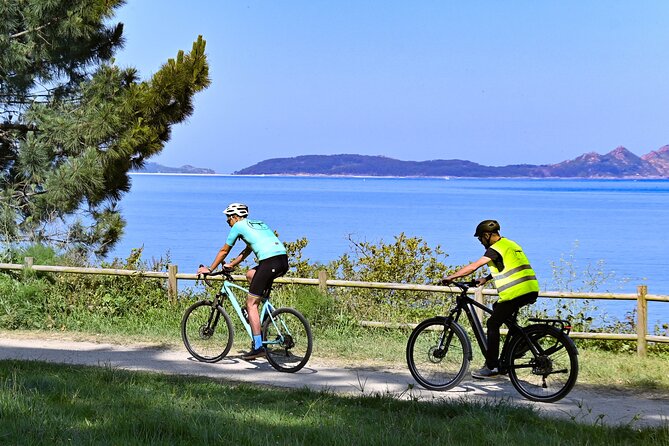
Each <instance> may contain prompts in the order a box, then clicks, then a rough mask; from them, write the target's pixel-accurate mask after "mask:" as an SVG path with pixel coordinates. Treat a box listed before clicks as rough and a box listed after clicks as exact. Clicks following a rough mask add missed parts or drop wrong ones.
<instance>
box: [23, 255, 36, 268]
mask: <svg viewBox="0 0 669 446" xmlns="http://www.w3.org/2000/svg"><path fill="white" fill-rule="evenodd" d="M33 261H34V259H33V258H32V257H24V258H23V269H24V270H28V269H32V268H33Z"/></svg>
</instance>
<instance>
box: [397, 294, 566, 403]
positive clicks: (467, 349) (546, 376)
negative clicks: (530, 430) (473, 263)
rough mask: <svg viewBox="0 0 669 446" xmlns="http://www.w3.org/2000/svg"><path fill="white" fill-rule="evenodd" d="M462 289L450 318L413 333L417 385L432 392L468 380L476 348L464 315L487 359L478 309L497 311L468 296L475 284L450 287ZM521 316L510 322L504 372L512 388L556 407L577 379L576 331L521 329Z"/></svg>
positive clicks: (541, 323)
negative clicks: (463, 322) (571, 333)
mask: <svg viewBox="0 0 669 446" xmlns="http://www.w3.org/2000/svg"><path fill="white" fill-rule="evenodd" d="M451 283H452V285H455V286H456V287H458V288H460V293H459V294H458V295H457V297H456V299H455V306H454V307H453V308H452V309H451V310H450V312H449V314H448V316H436V317H433V318H430V319H426V320H424V321H423V322H421V323H420V324H418V326H417V327H416V328H415V329H414V330H413V332H412V333H411V336H409V341H408V343H407V349H406V357H407V363H408V365H409V370H410V371H411V375H412V376H413V377H414V379H415V380H416V381H417V382H418V383H419V384H420V385H421V386H423V387H425V388H426V389H430V390H448V389H451V388H453V387H455V386H457V385H458V384H459V383H460V381H462V379H463V378H464V377H465V375H466V374H467V370H468V369H469V363H470V362H471V360H472V344H471V341H470V339H469V337H468V336H467V333H466V332H465V330H464V329H463V328H462V326H461V325H460V324H459V323H458V320H459V318H460V315H461V314H462V313H463V312H464V313H465V314H466V315H467V319H468V320H469V323H470V325H471V327H472V329H473V333H474V336H475V337H476V340H477V341H478V345H479V348H480V349H481V352H482V353H483V355H484V356H485V353H486V350H487V339H486V335H485V332H484V330H483V326H482V324H481V320H480V318H479V317H478V315H477V313H476V311H475V308H480V309H482V310H483V311H485V312H487V313H492V310H491V309H490V308H488V307H487V306H485V305H483V304H481V303H479V302H476V301H475V300H474V299H472V298H471V297H469V296H468V295H467V290H468V289H469V288H470V287H475V286H476V282H475V281H471V282H451ZM517 317H518V314H517V312H516V313H515V314H513V315H512V316H511V317H510V318H509V319H508V320H507V321H506V322H505V324H506V326H507V327H508V328H509V331H508V333H507V335H506V338H505V340H504V344H503V346H502V350H501V354H500V361H499V371H500V373H501V374H505V375H506V374H508V376H509V378H510V380H511V384H513V387H515V388H516V390H517V391H518V392H519V393H520V394H521V395H523V396H524V397H525V398H527V399H529V400H532V401H540V402H547V403H550V402H554V401H558V400H560V399H561V398H564V397H565V396H566V395H567V394H568V393H569V392H570V391H571V389H572V388H573V387H574V384H575V383H576V378H577V376H578V350H577V349H576V346H575V345H574V341H572V339H571V338H570V337H569V331H570V330H571V326H570V325H569V322H568V321H564V320H560V319H541V318H530V319H529V322H530V323H531V324H530V325H528V326H525V327H521V326H520V325H519V324H518V321H517Z"/></svg>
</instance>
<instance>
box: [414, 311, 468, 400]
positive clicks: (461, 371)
mask: <svg viewBox="0 0 669 446" xmlns="http://www.w3.org/2000/svg"><path fill="white" fill-rule="evenodd" d="M444 343H446V345H443V344H444ZM440 345H441V347H440ZM444 347H445V348H444ZM406 359H407V364H408V366H409V371H410V372H411V376H413V378H414V379H415V380H416V381H417V382H418V383H419V384H420V385H421V386H423V387H425V388H426V389H429V390H448V389H452V388H453V387H455V386H457V385H458V384H459V383H460V381H462V379H463V378H464V377H465V375H466V373H467V370H468V368H469V362H470V361H471V359H472V347H471V342H470V340H469V338H468V337H467V334H466V333H465V331H464V329H463V328H462V327H461V326H460V325H459V324H458V323H457V322H454V321H451V323H450V324H447V319H446V318H444V317H434V318H431V319H426V320H424V321H423V322H421V323H420V324H418V326H417V327H416V328H414V330H413V331H412V332H411V335H410V336H409V340H408V341H407V348H406Z"/></svg>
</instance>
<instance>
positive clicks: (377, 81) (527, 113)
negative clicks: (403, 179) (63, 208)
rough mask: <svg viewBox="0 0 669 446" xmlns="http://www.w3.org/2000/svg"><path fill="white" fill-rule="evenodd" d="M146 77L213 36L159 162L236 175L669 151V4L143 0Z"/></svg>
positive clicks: (135, 13)
mask: <svg viewBox="0 0 669 446" xmlns="http://www.w3.org/2000/svg"><path fill="white" fill-rule="evenodd" d="M116 20H117V21H121V22H123V23H124V24H125V31H124V35H125V37H126V46H125V48H124V49H123V50H122V51H121V52H119V53H118V54H117V57H116V62H117V63H118V64H119V65H121V66H134V67H137V68H138V69H139V70H140V74H141V75H142V77H143V78H148V77H149V76H150V75H151V74H153V73H154V72H155V71H157V70H158V69H159V68H160V66H161V65H162V64H163V63H164V62H165V61H166V60H167V59H168V58H170V57H175V56H176V53H177V51H178V50H179V49H184V50H189V49H190V48H191V45H192V42H193V41H194V40H195V39H196V38H197V36H198V35H200V34H201V35H202V36H203V37H204V39H205V40H206V41H207V55H208V58H209V62H210V76H211V79H212V85H211V87H209V88H208V89H207V90H205V91H204V92H202V93H200V94H199V95H198V97H197V99H196V102H195V107H196V110H195V113H194V114H193V115H192V116H191V117H190V118H189V120H188V121H187V122H186V123H183V124H181V125H179V126H177V127H175V128H174V129H173V134H172V139H171V140H170V142H169V143H168V144H167V145H166V147H165V149H164V150H163V152H162V153H161V154H160V155H159V156H157V157H155V158H153V159H151V161H156V162H159V163H161V164H165V165H169V166H181V165H183V164H192V165H195V166H199V167H209V168H212V169H214V170H216V171H217V172H219V173H230V172H233V171H235V170H239V169H241V168H244V167H247V166H250V165H252V164H255V163H256V162H259V161H262V160H264V159H268V158H276V157H290V156H298V155H311V154H323V155H330V154H338V153H357V154H365V155H385V156H388V157H392V158H397V159H402V160H415V161H423V160H430V159H467V160H471V161H474V162H477V163H480V164H485V165H497V166H498V165H507V164H519V163H530V164H547V163H557V162H560V161H563V160H565V159H571V158H574V157H576V156H578V155H580V154H582V153H585V152H590V151H595V152H598V153H606V152H609V151H611V150H613V149H615V148H616V147H618V146H624V147H626V148H628V149H629V150H630V151H632V152H633V153H636V154H637V155H643V154H645V153H648V152H650V151H652V150H657V149H658V148H660V147H662V146H664V145H667V144H669V135H668V133H667V130H668V129H669V125H668V124H669V119H668V118H667V110H668V105H669V81H668V80H669V57H668V56H669V51H668V50H669V27H668V26H667V24H668V23H669V2H667V1H663V0H656V1H644V0H637V1H616V0H606V1H585V2H584V1H569V0H564V1H549V0H547V1H513V0H511V1H504V2H502V1H460V2H456V1H448V0H442V1H420V0H414V1H392V0H385V1H365V0H360V1H319V0H311V1H297V0H295V1H288V0H286V1H282V0H266V1H231V0H221V1H214V0H211V1H203V0H200V1H196V0H193V1H190V2H184V1H182V0H180V1H175V0H128V2H127V4H126V5H125V6H123V7H122V8H121V9H119V10H118V14H117V16H116Z"/></svg>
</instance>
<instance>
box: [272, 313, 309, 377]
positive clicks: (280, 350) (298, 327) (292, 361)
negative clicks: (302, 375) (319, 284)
mask: <svg viewBox="0 0 669 446" xmlns="http://www.w3.org/2000/svg"><path fill="white" fill-rule="evenodd" d="M262 334H263V340H264V344H265V349H266V351H267V361H269V363H270V364H271V365H272V367H274V368H275V369H276V370H278V371H280V372H288V373H293V372H297V371H298V370H300V369H301V368H302V367H304V365H305V364H306V363H307V361H308V360H309V357H310V356H311V350H312V349H313V343H314V340H313V337H312V335H311V326H310V325H309V322H308V321H307V319H306V318H305V317H304V316H302V314H301V313H300V312H299V311H297V310H295V309H293V308H278V309H276V310H274V311H273V312H272V317H268V318H267V319H265V322H264V323H263V327H262Z"/></svg>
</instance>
